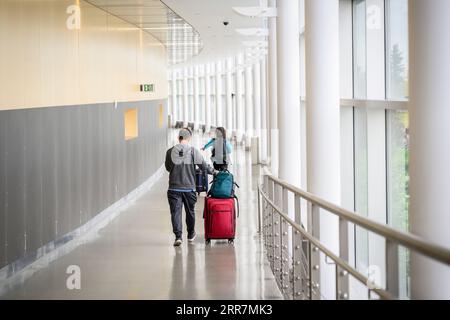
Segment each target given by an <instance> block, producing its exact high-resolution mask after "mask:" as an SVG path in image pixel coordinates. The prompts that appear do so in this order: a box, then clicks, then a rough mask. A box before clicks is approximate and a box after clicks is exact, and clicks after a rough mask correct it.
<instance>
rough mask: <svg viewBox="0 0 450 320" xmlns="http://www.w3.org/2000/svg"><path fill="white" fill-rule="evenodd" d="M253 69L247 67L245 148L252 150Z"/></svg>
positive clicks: (249, 66)
mask: <svg viewBox="0 0 450 320" xmlns="http://www.w3.org/2000/svg"><path fill="white" fill-rule="evenodd" d="M252 91H253V88H252V67H251V65H246V67H245V147H246V149H250V146H251V143H252V137H253V92H252Z"/></svg>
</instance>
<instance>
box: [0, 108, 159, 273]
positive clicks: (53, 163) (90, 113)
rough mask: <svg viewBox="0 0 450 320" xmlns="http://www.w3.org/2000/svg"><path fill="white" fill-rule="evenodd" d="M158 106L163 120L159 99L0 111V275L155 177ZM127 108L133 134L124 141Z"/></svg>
mask: <svg viewBox="0 0 450 320" xmlns="http://www.w3.org/2000/svg"><path fill="white" fill-rule="evenodd" d="M161 104H162V105H163V106H164V117H165V116H166V115H167V111H166V100H156V101H138V102H126V103H119V104H118V108H117V109H116V108H115V107H114V104H113V103H109V104H107V103H104V104H94V105H82V106H71V107H54V108H35V109H27V110H7V111H0V133H1V136H0V155H1V156H0V204H1V205H0V268H1V267H3V266H5V265H7V264H10V263H12V262H14V261H16V260H17V259H20V258H24V257H27V256H30V255H31V256H32V255H33V254H35V251H36V249H38V248H39V247H41V246H43V245H45V244H47V243H49V242H50V241H53V240H56V239H59V238H61V237H63V236H64V235H65V234H67V233H68V232H70V231H72V230H74V229H76V228H77V227H79V226H80V225H82V224H84V223H86V222H87V221H89V220H90V219H92V218H93V217H95V216H96V215H97V214H98V213H100V212H101V211H103V210H104V209H106V208H107V207H109V206H110V205H112V204H113V203H114V202H116V201H118V200H119V199H120V198H122V197H123V196H125V195H126V194H128V193H129V192H131V191H132V190H134V189H135V188H136V187H138V186H139V185H141V184H142V183H143V182H144V181H145V180H147V179H148V178H149V177H150V176H151V175H153V174H154V173H155V172H156V170H157V169H158V168H159V167H160V166H161V165H162V163H163V161H164V156H165V151H166V139H165V137H166V134H167V127H166V123H165V122H164V124H163V125H162V126H160V123H159V112H160V111H159V106H160V105H161ZM130 106H132V107H133V108H137V109H138V113H139V128H140V130H139V136H138V137H137V138H135V139H132V140H128V141H126V140H125V134H124V126H123V122H124V111H125V109H126V108H129V107H130ZM25 239H26V242H25ZM5 241H7V244H8V245H7V247H6V246H5ZM5 248H6V250H5Z"/></svg>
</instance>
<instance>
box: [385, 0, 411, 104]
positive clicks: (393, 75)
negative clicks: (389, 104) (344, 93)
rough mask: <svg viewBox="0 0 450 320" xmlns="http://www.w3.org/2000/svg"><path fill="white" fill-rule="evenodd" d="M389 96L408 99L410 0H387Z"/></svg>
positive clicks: (392, 98)
mask: <svg viewBox="0 0 450 320" xmlns="http://www.w3.org/2000/svg"><path fill="white" fill-rule="evenodd" d="M386 45H387V48H386V61H387V63H386V67H387V68H386V82H387V94H386V95H387V98H388V99H390V100H406V99H407V98H408V96H409V92H408V62H409V56H408V0H387V1H386Z"/></svg>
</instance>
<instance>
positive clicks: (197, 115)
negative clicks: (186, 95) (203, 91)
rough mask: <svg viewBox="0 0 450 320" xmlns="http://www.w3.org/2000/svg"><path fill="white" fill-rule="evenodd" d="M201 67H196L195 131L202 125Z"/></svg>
mask: <svg viewBox="0 0 450 320" xmlns="http://www.w3.org/2000/svg"><path fill="white" fill-rule="evenodd" d="M198 73H199V67H198V65H197V66H195V67H194V117H193V118H194V130H198V128H199V124H200V85H199V80H198Z"/></svg>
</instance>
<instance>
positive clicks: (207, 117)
mask: <svg viewBox="0 0 450 320" xmlns="http://www.w3.org/2000/svg"><path fill="white" fill-rule="evenodd" d="M205 125H206V132H209V130H210V129H211V64H209V63H208V64H207V65H206V69H205Z"/></svg>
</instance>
